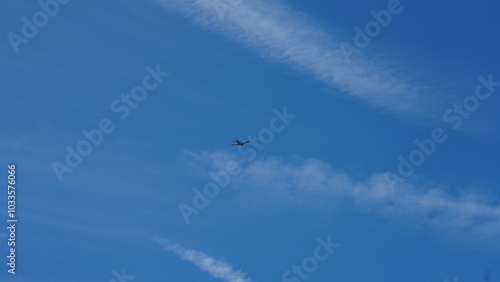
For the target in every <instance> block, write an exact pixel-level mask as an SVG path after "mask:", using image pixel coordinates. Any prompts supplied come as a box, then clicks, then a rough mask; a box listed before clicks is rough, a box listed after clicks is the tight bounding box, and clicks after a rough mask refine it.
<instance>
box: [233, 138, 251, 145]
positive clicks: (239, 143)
mask: <svg viewBox="0 0 500 282" xmlns="http://www.w3.org/2000/svg"><path fill="white" fill-rule="evenodd" d="M233 142H236V144H231V145H233V146H243V145H245V144H246V143H248V142H250V141H245V142H241V141H240V140H238V139H236V140H234V141H233Z"/></svg>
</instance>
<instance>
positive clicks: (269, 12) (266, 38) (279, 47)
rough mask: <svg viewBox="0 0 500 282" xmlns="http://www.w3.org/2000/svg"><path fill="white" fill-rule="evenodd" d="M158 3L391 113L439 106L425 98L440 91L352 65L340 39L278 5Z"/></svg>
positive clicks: (194, 0) (420, 112) (210, 0)
mask: <svg viewBox="0 0 500 282" xmlns="http://www.w3.org/2000/svg"><path fill="white" fill-rule="evenodd" d="M153 1H154V2H156V3H158V4H160V5H161V6H163V7H165V8H167V9H169V10H173V11H177V12H181V13H182V14H184V15H187V16H189V17H190V18H191V19H192V20H193V21H194V22H196V23H198V24H200V25H202V26H204V27H208V28H210V29H212V30H215V31H216V32H222V33H224V34H226V35H228V36H229V37H230V38H233V39H235V40H237V41H239V42H242V43H243V44H245V45H247V46H250V47H253V48H257V49H258V50H259V51H260V53H261V54H262V55H263V56H264V57H267V58H270V59H273V60H278V61H280V62H283V63H286V64H287V65H289V66H291V67H292V68H294V69H298V70H300V71H303V72H305V73H308V74H311V75H313V76H314V77H315V78H317V79H319V80H321V81H323V82H325V83H327V84H328V85H330V86H333V87H335V88H337V89H340V90H341V91H344V92H347V93H348V94H350V95H352V96H355V97H358V98H360V99H362V100H365V101H366V102H368V103H370V104H371V105H373V106H375V107H378V108H382V109H383V110H385V111H388V112H390V113H393V114H397V115H400V116H405V117H413V116H416V117H424V118H429V117H430V116H431V115H434V114H435V113H436V111H437V108H438V106H439V105H438V103H437V101H435V100H433V99H434V98H430V97H431V96H435V95H436V93H433V94H434V95H424V93H427V94H429V93H430V92H435V91H431V90H430V89H429V87H424V86H417V85H416V84H415V83H411V82H408V79H407V78H402V75H401V74H400V73H401V72H402V71H401V70H395V69H392V68H391V69H390V68H388V67H384V66H381V65H380V64H377V65H375V64H374V63H371V62H368V61H366V60H362V59H361V58H358V59H356V60H354V61H351V62H348V61H347V60H346V58H345V57H344V54H343V53H342V51H341V49H340V48H339V44H340V41H339V40H338V39H337V40H335V39H333V37H332V35H331V34H330V33H329V32H326V31H324V30H323V29H322V28H321V27H319V26H318V25H317V24H316V23H315V22H314V21H313V20H312V19H310V17H308V16H307V15H305V14H304V13H301V12H299V11H296V10H294V9H292V8H290V7H288V6H286V5H285V4H282V3H280V2H278V1H261V0H252V1H248V0H247V1H222V0H153ZM231 2H237V3H238V4H237V5H236V4H235V5H234V6H231V5H229V4H226V3H231ZM403 76H404V74H403Z"/></svg>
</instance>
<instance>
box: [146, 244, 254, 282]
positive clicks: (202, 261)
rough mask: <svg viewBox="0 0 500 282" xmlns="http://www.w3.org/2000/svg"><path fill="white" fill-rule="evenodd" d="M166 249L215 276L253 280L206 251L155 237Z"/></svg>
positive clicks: (233, 280)
mask: <svg viewBox="0 0 500 282" xmlns="http://www.w3.org/2000/svg"><path fill="white" fill-rule="evenodd" d="M154 240H155V241H156V242H157V243H158V244H160V245H161V246H162V247H163V248H164V249H165V250H167V251H169V252H171V253H173V254H175V255H176V256H178V257H179V258H181V259H183V260H186V261H189V262H190V263H192V264H194V265H195V266H197V267H198V268H199V269H201V270H202V271H205V272H207V273H208V274H210V275H211V276H213V277H215V278H219V279H222V280H224V281H228V282H251V281H252V280H251V279H249V278H247V277H246V274H245V273H243V272H241V271H240V270H237V271H235V270H233V268H232V267H231V265H229V264H227V263H226V262H224V261H222V260H217V259H214V258H213V257H211V256H209V255H207V254H206V253H204V252H200V251H196V250H193V249H186V248H184V247H182V246H181V245H179V244H174V243H171V242H170V241H169V240H167V239H160V238H154Z"/></svg>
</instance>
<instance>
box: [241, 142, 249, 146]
mask: <svg viewBox="0 0 500 282" xmlns="http://www.w3.org/2000/svg"><path fill="white" fill-rule="evenodd" d="M248 142H250V141H245V142H243V143H241V145H245V144H246V143H248Z"/></svg>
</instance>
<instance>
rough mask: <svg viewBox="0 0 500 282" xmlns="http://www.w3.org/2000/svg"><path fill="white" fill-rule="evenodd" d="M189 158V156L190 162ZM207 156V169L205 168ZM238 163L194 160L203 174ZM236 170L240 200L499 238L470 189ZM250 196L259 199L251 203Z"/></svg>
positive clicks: (499, 220)
mask: <svg viewBox="0 0 500 282" xmlns="http://www.w3.org/2000/svg"><path fill="white" fill-rule="evenodd" d="M195 155H196V154H195V153H193V152H191V158H194V157H195ZM210 156H211V157H212V163H210V162H209V159H210ZM241 157H242V156H237V155H236V154H235V153H231V152H228V151H218V152H212V153H208V152H204V153H201V154H200V155H199V157H198V158H196V159H199V160H202V161H201V163H200V164H205V165H206V167H207V169H211V170H214V169H215V170H217V169H218V168H222V167H223V166H221V165H220V164H221V163H224V160H226V161H230V160H237V159H238V158H241ZM241 163H244V162H243V161H242V162H241ZM242 168H243V171H242V173H241V174H240V175H239V176H238V177H235V178H234V179H232V180H231V183H230V186H232V187H244V188H245V189H242V190H241V191H242V193H250V196H249V195H247V194H245V198H246V199H247V198H248V199H252V200H254V199H257V198H258V199H262V198H264V199H268V200H273V199H274V200H275V201H274V202H273V203H276V202H286V203H295V204H299V205H308V206H318V204H319V203H321V201H327V202H328V206H332V205H333V206H341V205H342V204H346V203H347V204H346V205H348V206H352V207H355V208H356V209H359V210H363V211H369V212H377V213H379V214H381V215H382V216H385V217H389V218H393V219H397V220H401V221H403V222H411V224H412V225H413V226H429V227H432V228H435V229H438V230H440V231H442V232H441V233H442V234H443V235H445V236H453V237H455V238H456V239H462V240H468V241H475V242H483V243H492V242H497V241H498V239H499V238H500V205H499V204H498V203H496V204H495V201H494V199H493V198H491V197H487V196H485V195H481V194H478V193H474V192H470V191H471V190H472V191H474V190H475V189H467V191H466V190H464V189H460V188H458V187H453V189H451V188H450V187H447V186H444V185H431V184H429V181H427V180H424V179H419V177H415V180H408V181H406V182H405V183H404V184H399V185H398V186H396V189H392V188H391V186H389V185H388V183H387V179H386V177H385V175H384V174H383V173H379V174H372V175H371V176H369V177H367V178H366V179H362V180H354V179H353V177H351V176H349V175H347V174H346V173H344V172H342V171H340V170H338V169H335V168H334V167H332V166H331V165H330V164H328V163H326V162H324V161H321V160H318V159H315V158H309V159H306V160H304V161H303V162H299V163H297V162H296V163H293V164H292V163H289V162H285V161H284V160H282V159H280V158H276V157H269V158H265V159H259V160H255V161H253V162H252V163H249V164H248V165H246V166H242ZM412 181H413V182H412ZM252 193H253V194H254V195H257V194H258V195H259V196H258V197H251V194H252ZM263 194H264V195H263ZM352 204H354V205H352ZM286 206H289V205H288V204H286Z"/></svg>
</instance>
